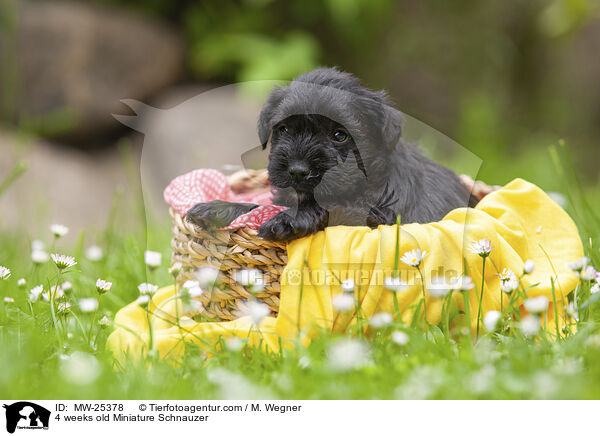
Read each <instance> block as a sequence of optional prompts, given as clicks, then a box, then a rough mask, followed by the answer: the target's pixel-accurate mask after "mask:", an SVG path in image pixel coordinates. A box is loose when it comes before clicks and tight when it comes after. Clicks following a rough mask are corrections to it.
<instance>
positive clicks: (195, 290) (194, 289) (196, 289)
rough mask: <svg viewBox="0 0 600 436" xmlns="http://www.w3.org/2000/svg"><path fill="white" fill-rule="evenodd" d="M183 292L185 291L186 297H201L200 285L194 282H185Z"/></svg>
mask: <svg viewBox="0 0 600 436" xmlns="http://www.w3.org/2000/svg"><path fill="white" fill-rule="evenodd" d="M182 288H183V290H185V291H186V292H187V293H188V295H189V296H190V297H192V298H198V297H200V296H201V295H202V293H203V292H202V288H200V283H198V282H197V281H196V280H187V281H186V282H185V283H184V284H183V286H182Z"/></svg>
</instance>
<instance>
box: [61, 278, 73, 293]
mask: <svg viewBox="0 0 600 436" xmlns="http://www.w3.org/2000/svg"><path fill="white" fill-rule="evenodd" d="M60 289H62V290H63V291H65V292H66V293H69V292H68V291H70V290H72V289H73V285H72V284H71V282H69V281H66V282H64V283H63V284H62V285H60Z"/></svg>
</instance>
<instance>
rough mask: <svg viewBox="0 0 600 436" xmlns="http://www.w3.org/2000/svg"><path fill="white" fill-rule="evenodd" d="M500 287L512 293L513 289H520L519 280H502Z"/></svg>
mask: <svg viewBox="0 0 600 436" xmlns="http://www.w3.org/2000/svg"><path fill="white" fill-rule="evenodd" d="M500 289H502V291H503V292H506V293H507V294H510V293H511V292H512V291H515V290H517V289H519V282H518V281H517V280H508V281H502V283H500Z"/></svg>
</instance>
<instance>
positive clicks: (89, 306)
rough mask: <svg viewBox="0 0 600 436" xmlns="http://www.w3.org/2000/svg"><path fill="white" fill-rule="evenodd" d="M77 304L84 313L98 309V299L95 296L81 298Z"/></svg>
mask: <svg viewBox="0 0 600 436" xmlns="http://www.w3.org/2000/svg"><path fill="white" fill-rule="evenodd" d="M78 304H79V310H81V311H82V312H84V313H90V312H93V311H95V310H96V309H98V300H97V299H95V298H82V299H80V300H79V302H78Z"/></svg>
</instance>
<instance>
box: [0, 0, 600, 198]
mask: <svg viewBox="0 0 600 436" xmlns="http://www.w3.org/2000/svg"><path fill="white" fill-rule="evenodd" d="M599 5H600V3H599V2H598V1H597V0H514V1H510V2H499V1H474V0H455V1H451V2H448V1H439V0H437V1H436V0H423V1H420V2H413V1H404V0H403V1H391V0H325V1H316V0H302V1H301V0H286V1H283V0H237V1H232V0H222V1H218V2H217V1H190V0H128V1H125V0H88V1H77V2H74V1H73V2H63V1H55V0H45V1H42V0H39V1H32V0H30V1H26V0H3V2H2V3H0V26H1V29H2V32H1V34H0V80H1V82H0V84H1V88H0V89H1V90H2V93H1V94H0V103H1V105H2V120H3V121H2V126H3V127H1V128H0V129H1V130H0V135H4V136H6V135H9V134H13V133H14V132H15V131H16V132H19V133H22V132H25V133H26V134H33V136H34V137H38V136H41V137H43V138H45V141H47V143H49V144H52V145H53V146H54V145H57V146H58V147H59V148H60V150H62V151H61V152H66V151H65V150H70V149H72V148H75V149H78V150H84V151H85V153H87V155H88V156H90V155H91V156H93V158H94V159H97V158H98V156H99V154H98V153H101V152H100V151H99V150H114V149H115V144H116V143H118V142H119V139H120V138H122V137H129V138H130V139H131V138H133V139H132V141H133V144H134V148H135V144H136V141H137V144H138V145H139V143H140V140H139V139H137V140H136V139H135V138H136V136H131V135H132V133H131V131H130V130H128V129H126V128H125V127H124V126H122V125H120V124H119V123H117V122H116V121H115V120H114V119H112V118H111V117H110V113H114V112H119V111H120V112H121V113H122V112H123V111H124V110H125V109H124V108H123V107H122V105H121V106H120V104H119V102H118V101H119V99H121V98H125V97H127V98H138V99H140V100H142V101H149V102H153V101H156V100H155V98H156V96H159V95H164V94H165V92H167V93H168V91H169V90H170V89H171V88H175V87H181V86H190V84H194V85H197V86H199V88H198V89H204V90H205V89H209V88H214V87H218V86H221V85H224V84H228V83H235V82H239V81H247V80H262V79H291V78H293V77H294V76H296V75H298V74H299V73H302V72H304V71H307V70H310V69H311V68H313V67H316V66H319V65H327V66H329V65H338V66H340V67H341V68H342V69H344V70H347V71H350V72H352V73H354V74H356V75H357V76H359V77H360V78H361V79H362V80H363V81H364V82H365V84H367V85H368V86H369V87H372V88H376V89H381V88H383V89H387V90H388V91H389V92H390V94H391V96H392V98H393V100H394V101H395V102H396V104H397V106H398V107H399V108H400V109H401V110H402V111H403V112H405V113H406V114H408V115H410V116H412V117H415V118H417V119H419V120H421V121H422V122H423V123H425V124H427V125H429V126H431V127H432V128H434V129H436V130H438V131H440V132H442V133H443V134H445V135H447V136H449V137H450V138H452V139H454V140H455V141H456V142H458V143H459V144H460V145H462V146H464V147H466V148H467V149H469V150H470V151H472V152H473V153H475V154H476V155H478V156H479V157H481V159H482V160H483V167H482V171H481V172H480V174H479V176H480V177H481V178H482V179H484V180H485V181H487V182H488V183H492V184H503V183H506V182H507V181H509V180H511V179H512V178H514V177H523V178H526V179H528V180H531V181H533V182H536V183H538V184H539V185H540V186H542V187H543V188H544V189H546V190H560V189H561V185H560V181H559V180H558V178H557V177H556V172H555V170H554V167H553V165H552V162H551V159H550V155H549V153H548V147H549V146H550V145H553V144H556V143H557V142H558V141H559V140H560V139H564V140H565V142H566V144H567V147H568V150H569V152H570V155H571V157H572V159H573V161H574V163H575V168H576V169H577V175H578V177H579V178H580V179H581V180H582V182H583V185H584V186H585V187H587V189H588V190H590V189H591V188H592V187H594V186H596V185H597V182H598V171H597V166H598V163H597V162H598V161H599V159H600V146H599V141H598V136H599V134H600V56H599V55H598V54H599V53H600V6H599ZM120 21H121V22H122V25H120V26H119V22H120ZM53 23H55V24H53ZM56 35H58V36H56ZM136 44H137V45H136ZM136 56H137V57H136ZM128 62H129V64H128ZM134 62H135V64H136V66H135V67H134V66H132V65H133V63H134ZM103 100H104V101H103ZM175 100H177V99H175ZM177 101H181V99H180V100H177ZM29 138H31V137H29ZM254 140H255V138H252V139H251V141H254ZM65 144H66V146H65ZM0 147H2V143H1V142H0ZM107 153H109V152H107ZM17 155H18V153H17ZM5 156H6V155H5ZM7 168H8V165H7V166H6V167H4V171H5V172H6V171H7ZM0 170H2V167H0Z"/></svg>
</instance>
